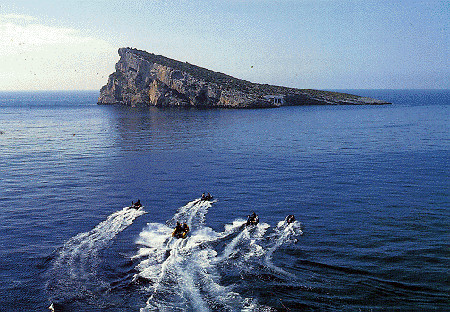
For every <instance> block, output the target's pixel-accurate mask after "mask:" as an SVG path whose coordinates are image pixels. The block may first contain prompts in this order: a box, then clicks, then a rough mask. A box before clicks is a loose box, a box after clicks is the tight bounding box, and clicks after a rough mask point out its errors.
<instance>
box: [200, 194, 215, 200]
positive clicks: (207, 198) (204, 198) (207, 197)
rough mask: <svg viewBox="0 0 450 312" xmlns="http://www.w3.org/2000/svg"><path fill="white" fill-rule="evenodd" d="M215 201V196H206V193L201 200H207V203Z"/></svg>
mask: <svg viewBox="0 0 450 312" xmlns="http://www.w3.org/2000/svg"><path fill="white" fill-rule="evenodd" d="M212 199H213V196H212V195H211V194H209V193H208V194H206V195H205V193H203V194H202V199H201V200H207V201H211V200H212Z"/></svg>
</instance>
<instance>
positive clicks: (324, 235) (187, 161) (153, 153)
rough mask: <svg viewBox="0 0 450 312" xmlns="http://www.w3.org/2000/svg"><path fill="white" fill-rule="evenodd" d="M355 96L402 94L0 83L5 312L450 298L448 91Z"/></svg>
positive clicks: (403, 303) (401, 303) (297, 307)
mask: <svg viewBox="0 0 450 312" xmlns="http://www.w3.org/2000/svg"><path fill="white" fill-rule="evenodd" d="M352 92H353V93H356V94H360V95H365V96H371V97H375V98H380V99H383V100H387V101H391V102H393V103H394V104H393V105H388V106H308V107H284V108H279V109H263V110H222V109H217V110H189V109H183V110H178V109H166V110H164V109H156V108H150V109H133V108H126V107H118V106H98V105H96V104H95V103H96V97H97V95H98V92H29V93H28V92H19V93H5V92H3V93H0V131H1V132H0V133H1V134H0V155H1V157H0V181H1V188H0V280H1V281H2V283H1V285H0V294H1V296H0V307H1V308H0V310H2V311H45V310H47V308H48V307H49V306H50V304H52V303H53V306H54V307H55V309H56V311H139V310H140V309H142V311H360V310H361V311H372V310H373V311H378V310H395V311H413V310H414V311H424V310H439V311H442V310H445V309H448V306H449V303H450V295H449V291H450V278H449V273H448V271H449V270H448V269H449V265H450V261H449V259H450V249H449V241H450V240H449V233H450V218H449V217H450V210H449V199H448V196H449V158H450V157H449V156H450V155H449V150H450V148H449V147H450V140H449V139H450V135H449V126H448V125H449V124H450V122H449V111H450V110H449V108H450V106H449V104H450V92H449V91H436V90H434V91H433V90H410V91H403V90H352ZM205 191H207V192H211V193H212V194H213V195H214V196H215V199H216V201H215V202H213V203H209V202H198V201H196V199H198V198H199V197H200V195H201V193H202V192H205ZM138 198H139V199H140V200H141V202H142V203H143V204H144V206H145V207H144V208H143V209H142V210H139V211H137V210H126V209H123V208H124V207H126V206H128V205H129V204H130V203H131V201H132V200H137V199H138ZM252 211H255V212H257V213H258V215H259V217H260V220H261V222H260V223H259V224H258V225H257V226H255V227H250V228H246V227H242V226H241V225H242V224H243V223H244V222H245V218H246V216H247V215H248V214H249V213H251V212H252ZM288 214H294V215H295V216H296V219H297V221H296V222H295V223H294V224H290V225H286V224H284V223H283V222H281V221H282V220H284V218H285V216H286V215H288ZM178 219H179V220H186V221H188V222H189V223H190V225H191V233H190V235H189V237H188V238H187V239H185V240H174V239H170V232H171V228H172V226H173V224H174V222H175V221H176V220H178Z"/></svg>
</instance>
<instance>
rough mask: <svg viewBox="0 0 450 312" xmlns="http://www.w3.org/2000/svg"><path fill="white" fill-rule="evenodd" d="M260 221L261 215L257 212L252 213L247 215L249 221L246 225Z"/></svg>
mask: <svg viewBox="0 0 450 312" xmlns="http://www.w3.org/2000/svg"><path fill="white" fill-rule="evenodd" d="M258 223H259V217H258V215H257V214H256V213H254V212H253V213H252V214H251V215H249V216H248V217H247V222H246V223H245V225H257V224H258Z"/></svg>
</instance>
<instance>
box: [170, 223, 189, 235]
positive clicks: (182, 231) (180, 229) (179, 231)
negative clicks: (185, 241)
mask: <svg viewBox="0 0 450 312" xmlns="http://www.w3.org/2000/svg"><path fill="white" fill-rule="evenodd" d="M188 233H189V226H188V225H187V224H186V223H183V225H181V224H180V222H177V226H176V227H175V229H174V230H173V232H172V236H173V237H175V238H186V235H187V234H188Z"/></svg>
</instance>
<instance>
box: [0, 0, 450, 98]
mask: <svg viewBox="0 0 450 312" xmlns="http://www.w3.org/2000/svg"><path fill="white" fill-rule="evenodd" d="M449 11H450V1H448V0H447V1H416V0H397V1H394V0H393V1H383V0H377V1H371V0H365V1H355V0H347V1H345V0H344V1H333V0H296V1H295V0H272V1H269V0H217V1H207V0H172V1H165V0H149V1H138V0H137V1H117V0H60V1H55V0H52V1H50V0H39V1H35V0H32V1H25V0H15V1H13V4H12V3H11V1H3V0H0V38H1V39H0V90H24V89H32V90H36V89H37V90H39V89H54V90H55V89H56V90H62V89H99V88H100V87H101V86H102V85H104V84H105V83H106V81H107V77H108V75H109V74H110V73H112V72H113V71H114V64H115V63H116V62H117V60H118V55H117V49H118V48H119V47H135V48H138V49H142V50H146V51H149V52H153V53H155V54H162V55H165V56H168V57H171V58H174V59H177V60H180V61H188V62H190V63H192V64H196V65H199V66H202V67H206V68H209V69H212V70H215V71H220V72H224V73H227V74H230V75H232V76H235V77H237V78H241V79H246V80H250V81H252V82H259V83H270V84H277V85H285V86H291V87H298V88H315V89H357V88H369V89H370V88H388V89H403V88H446V89H448V88H450V83H449V77H450V68H449V44H450V40H449V29H448V26H449V19H450V18H449V17H450V16H449V15H450V14H449Z"/></svg>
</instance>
